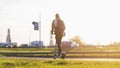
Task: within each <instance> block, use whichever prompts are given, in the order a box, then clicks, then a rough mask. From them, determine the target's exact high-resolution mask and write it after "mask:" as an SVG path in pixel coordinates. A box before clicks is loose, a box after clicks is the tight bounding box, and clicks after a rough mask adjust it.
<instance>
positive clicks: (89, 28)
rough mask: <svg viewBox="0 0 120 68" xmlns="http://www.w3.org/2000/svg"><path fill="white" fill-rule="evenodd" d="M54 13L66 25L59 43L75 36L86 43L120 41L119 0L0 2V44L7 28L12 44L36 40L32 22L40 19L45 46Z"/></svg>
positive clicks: (23, 0)
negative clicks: (64, 33) (57, 14)
mask: <svg viewBox="0 0 120 68" xmlns="http://www.w3.org/2000/svg"><path fill="white" fill-rule="evenodd" d="M56 13H59V14H60V17H61V19H62V20H64V22H65V25H66V31H65V32H66V37H64V38H63V40H69V38H72V37H73V36H76V35H79V36H80V37H81V38H82V40H83V41H84V42H86V43H88V44H97V43H101V44H107V43H110V42H115V41H117V42H118V41H120V30H119V29H120V27H119V23H120V1H119V0H0V41H2V42H5V40H6V36H7V29H8V28H10V30H11V38H12V41H13V42H18V44H21V43H28V42H29V41H33V40H38V39H39V37H38V36H39V32H38V31H34V29H33V25H32V21H37V22H39V21H40V20H41V26H42V27H41V32H42V33H41V36H42V38H41V39H42V40H43V41H44V43H45V44H49V39H50V30H51V23H52V20H53V19H54V18H55V14H56Z"/></svg>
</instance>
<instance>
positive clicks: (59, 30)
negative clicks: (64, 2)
mask: <svg viewBox="0 0 120 68" xmlns="http://www.w3.org/2000/svg"><path fill="white" fill-rule="evenodd" d="M64 30H65V24H64V22H63V21H62V20H61V19H60V16H59V14H56V15H55V19H54V20H53V21H52V30H51V34H55V39H56V45H57V46H58V56H60V54H61V51H62V50H61V40H62V37H63V34H64Z"/></svg>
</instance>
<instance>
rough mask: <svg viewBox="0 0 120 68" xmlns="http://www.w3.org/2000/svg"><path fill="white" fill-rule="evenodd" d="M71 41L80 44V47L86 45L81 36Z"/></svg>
mask: <svg viewBox="0 0 120 68" xmlns="http://www.w3.org/2000/svg"><path fill="white" fill-rule="evenodd" d="M70 41H72V42H75V43H77V44H79V46H81V45H84V42H83V41H82V40H81V38H80V36H79V35H77V36H74V37H73V38H71V39H70Z"/></svg>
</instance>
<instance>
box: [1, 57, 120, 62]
mask: <svg viewBox="0 0 120 68" xmlns="http://www.w3.org/2000/svg"><path fill="white" fill-rule="evenodd" d="M0 58H7V59H8V58H15V59H21V58H22V59H34V60H54V59H53V58H37V57H0ZM58 59H61V58H58ZM56 60H57V59H56ZM61 60H82V61H118V62H120V58H65V59H61Z"/></svg>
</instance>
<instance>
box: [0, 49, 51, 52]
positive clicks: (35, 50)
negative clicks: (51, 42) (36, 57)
mask: <svg viewBox="0 0 120 68" xmlns="http://www.w3.org/2000/svg"><path fill="white" fill-rule="evenodd" d="M29 51H32V52H33V51H34V52H38V51H42V52H46V51H53V48H0V52H29Z"/></svg>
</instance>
